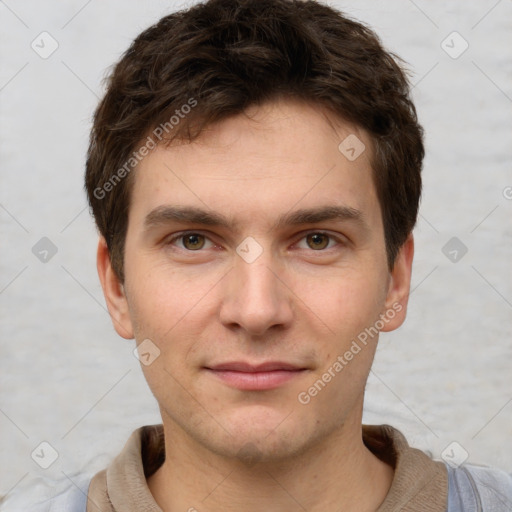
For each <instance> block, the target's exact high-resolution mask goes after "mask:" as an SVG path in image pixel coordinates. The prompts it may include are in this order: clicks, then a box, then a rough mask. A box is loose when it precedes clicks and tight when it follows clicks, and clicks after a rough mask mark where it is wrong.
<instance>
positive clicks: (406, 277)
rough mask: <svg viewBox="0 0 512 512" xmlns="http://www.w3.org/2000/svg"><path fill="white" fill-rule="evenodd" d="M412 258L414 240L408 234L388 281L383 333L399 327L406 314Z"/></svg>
mask: <svg viewBox="0 0 512 512" xmlns="http://www.w3.org/2000/svg"><path fill="white" fill-rule="evenodd" d="M413 257H414V238H413V236H412V234H410V235H409V236H408V238H407V240H406V241H405V243H404V244H403V245H402V247H401V248H400V251H399V252H398V254H397V256H396V259H395V263H394V265H393V270H392V271H391V276H390V280H389V286H388V292H387V296H386V304H385V308H386V309H385V311H383V314H384V315H385V316H386V318H387V322H386V324H385V326H384V328H383V329H381V330H382V331H384V332H387V331H393V330H395V329H398V327H400V326H401V325H402V324H403V322H404V320H405V317H406V314H407V303H408V301H409V293H410V289H411V272H412V261H413Z"/></svg>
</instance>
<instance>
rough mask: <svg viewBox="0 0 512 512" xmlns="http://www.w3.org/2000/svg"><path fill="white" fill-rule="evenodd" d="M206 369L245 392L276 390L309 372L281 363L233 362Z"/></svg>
mask: <svg viewBox="0 0 512 512" xmlns="http://www.w3.org/2000/svg"><path fill="white" fill-rule="evenodd" d="M204 369H205V370H206V371H207V372H209V373H210V374H211V375H212V376H213V377H215V378H217V379H219V380H221V381H222V382H223V383H224V384H227V385H228V386H231V387H234V388H237V389H240V390H244V391H263V390H268V389H274V388H277V387H279V386H282V385H283V384H285V383H287V382H289V381H291V380H293V379H295V378H297V377H299V376H300V375H303V374H304V373H305V372H306V371H307V368H303V367H299V366H295V365H292V364H289V363H285V362H281V361H269V362H266V363H261V364H250V363H246V362H242V361H233V362H228V363H221V364H218V365H214V366H210V367H204Z"/></svg>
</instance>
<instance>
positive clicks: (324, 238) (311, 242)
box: [299, 232, 338, 251]
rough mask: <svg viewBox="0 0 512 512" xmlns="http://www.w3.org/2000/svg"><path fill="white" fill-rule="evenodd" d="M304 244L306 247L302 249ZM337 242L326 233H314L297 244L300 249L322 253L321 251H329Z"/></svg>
mask: <svg viewBox="0 0 512 512" xmlns="http://www.w3.org/2000/svg"><path fill="white" fill-rule="evenodd" d="M304 242H305V243H306V247H304ZM337 242H338V241H337V240H336V239H334V238H333V237H332V236H330V235H328V234H327V233H322V232H316V233H309V234H308V235H306V236H305V237H304V238H302V239H301V240H300V242H299V247H300V248H301V249H313V250H314V251H322V250H323V249H330V248H331V247H333V246H334V245H336V243H337Z"/></svg>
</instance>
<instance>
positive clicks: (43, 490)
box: [1, 476, 91, 512]
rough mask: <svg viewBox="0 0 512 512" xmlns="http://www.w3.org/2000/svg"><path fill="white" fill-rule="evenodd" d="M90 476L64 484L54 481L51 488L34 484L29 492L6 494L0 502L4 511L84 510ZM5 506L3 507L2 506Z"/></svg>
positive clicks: (84, 511)
mask: <svg viewBox="0 0 512 512" xmlns="http://www.w3.org/2000/svg"><path fill="white" fill-rule="evenodd" d="M90 480H91V478H90V477H89V476H80V477H78V478H75V479H74V480H73V482H70V481H68V482H67V483H66V484H64V483H62V482H60V483H58V482H55V483H54V484H56V485H55V486H54V487H53V486H52V487H53V489H51V490H50V489H49V488H48V487H47V486H41V485H36V486H34V487H33V488H32V489H31V490H30V491H29V492H23V493H18V494H14V495H12V496H8V497H7V499H6V501H5V502H3V503H2V507H1V510H2V511H5V512H86V509H87V492H88V489H89V483H90ZM4 507H5V508H4Z"/></svg>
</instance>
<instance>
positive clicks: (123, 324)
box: [96, 237, 133, 340]
mask: <svg viewBox="0 0 512 512" xmlns="http://www.w3.org/2000/svg"><path fill="white" fill-rule="evenodd" d="M96 267H97V269H98V275H99V278H100V282H101V287H102V288H103V295H104V296H105V301H106V303H107V308H108V312H109V313H110V318H111V319H112V323H113V324H114V328H115V330H116V331H117V334H119V336H121V337H122V338H125V339H127V340H129V339H132V338H133V327H132V321H131V318H130V313H129V309H128V302H127V300H126V295H125V292H124V287H123V285H122V283H121V282H120V281H119V279H118V277H117V275H116V273H115V272H114V270H113V268H112V264H111V261H110V254H109V251H108V247H107V243H106V241H105V239H104V238H103V237H100V240H99V242H98V253H97V257H96Z"/></svg>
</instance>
